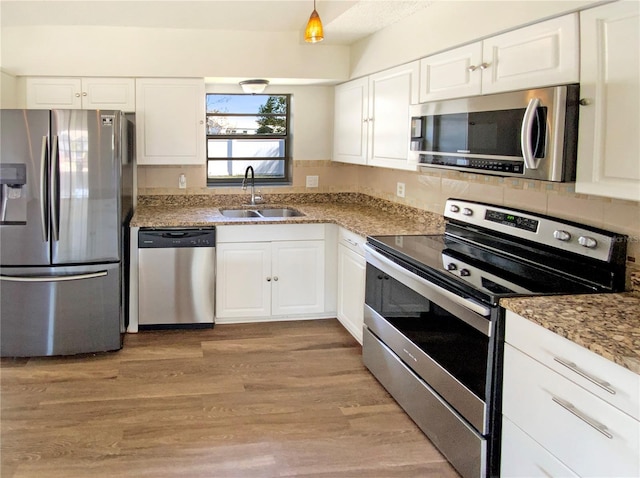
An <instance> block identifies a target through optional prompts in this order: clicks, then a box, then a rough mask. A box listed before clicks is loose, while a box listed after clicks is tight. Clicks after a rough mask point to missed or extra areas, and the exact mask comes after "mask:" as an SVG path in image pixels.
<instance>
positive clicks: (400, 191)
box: [396, 183, 404, 198]
mask: <svg viewBox="0 0 640 478" xmlns="http://www.w3.org/2000/svg"><path fill="white" fill-rule="evenodd" d="M396 196H398V197H400V198H403V197H404V183H398V185H397V186H396Z"/></svg>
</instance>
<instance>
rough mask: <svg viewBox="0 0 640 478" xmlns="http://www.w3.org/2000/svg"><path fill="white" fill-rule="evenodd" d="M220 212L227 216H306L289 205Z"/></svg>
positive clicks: (223, 210)
mask: <svg viewBox="0 0 640 478" xmlns="http://www.w3.org/2000/svg"><path fill="white" fill-rule="evenodd" d="M220 214H222V215H223V216H225V217H265V218H269V217H272V218H277V217H298V216H304V214H302V213H301V212H300V211H298V210H296V209H291V208H289V207H274V208H264V209H258V210H255V209H220Z"/></svg>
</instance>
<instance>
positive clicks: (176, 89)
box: [136, 78, 206, 165]
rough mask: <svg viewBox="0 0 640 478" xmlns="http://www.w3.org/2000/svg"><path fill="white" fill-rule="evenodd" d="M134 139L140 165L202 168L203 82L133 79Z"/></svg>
mask: <svg viewBox="0 0 640 478" xmlns="http://www.w3.org/2000/svg"><path fill="white" fill-rule="evenodd" d="M136 140H137V142H136V151H137V160H138V164H139V165H188V164H196V165H204V164H205V141H206V133H205V86H204V79H202V78H198V79H190V78H187V79H182V78H180V79H178V78H143V79H138V80H136Z"/></svg>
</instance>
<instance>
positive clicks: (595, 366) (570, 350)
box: [505, 311, 640, 420]
mask: <svg viewBox="0 0 640 478" xmlns="http://www.w3.org/2000/svg"><path fill="white" fill-rule="evenodd" d="M505 340H506V342H507V343H509V344H511V345H513V346H514V347H515V348H517V349H519V350H521V351H523V352H524V353H526V354H527V355H529V356H531V357H533V358H534V359H536V360H538V361H539V362H542V363H543V364H544V365H546V366H547V367H549V368H551V369H553V370H555V371H556V372H558V373H559V374H560V375H562V376H563V377H566V378H568V379H569V380H571V381H572V382H575V383H577V384H578V385H580V386H581V387H583V388H585V389H586V390H588V391H590V392H591V393H593V394H595V395H597V396H598V397H600V398H602V399H603V400H606V401H607V402H609V403H611V404H612V405H613V406H615V407H617V408H619V409H620V410H622V411H623V412H625V413H628V414H629V415H631V416H632V417H634V418H635V419H636V420H640V375H638V374H635V373H633V372H632V371H630V370H628V369H626V368H624V367H622V366H620V365H618V364H616V363H613V362H611V361H610V360H607V359H605V358H604V357H601V356H600V355H597V354H595V353H594V352H591V351H590V350H587V349H586V348H584V347H581V346H580V345H578V344H576V343H574V342H572V341H571V340H568V339H565V338H564V337H561V336H560V335H558V334H556V333H554V332H551V331H550V330H547V329H545V328H544V327H541V326H539V325H538V324H535V323H533V322H531V321H530V320H527V319H525V318H523V317H521V316H519V315H518V314H515V313H513V312H511V311H507V319H506V332H505Z"/></svg>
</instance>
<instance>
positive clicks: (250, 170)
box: [242, 166, 262, 206]
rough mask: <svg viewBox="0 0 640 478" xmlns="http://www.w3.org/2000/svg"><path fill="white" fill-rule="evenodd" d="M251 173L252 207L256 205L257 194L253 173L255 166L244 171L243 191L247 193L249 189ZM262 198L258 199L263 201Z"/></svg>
mask: <svg viewBox="0 0 640 478" xmlns="http://www.w3.org/2000/svg"><path fill="white" fill-rule="evenodd" d="M249 172H251V200H250V202H249V204H251V205H252V206H255V205H256V192H255V173H254V171H253V166H247V169H246V170H245V171H244V180H243V181H242V190H243V191H245V190H246V189H247V179H248V177H249ZM261 199H262V198H258V200H261Z"/></svg>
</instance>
